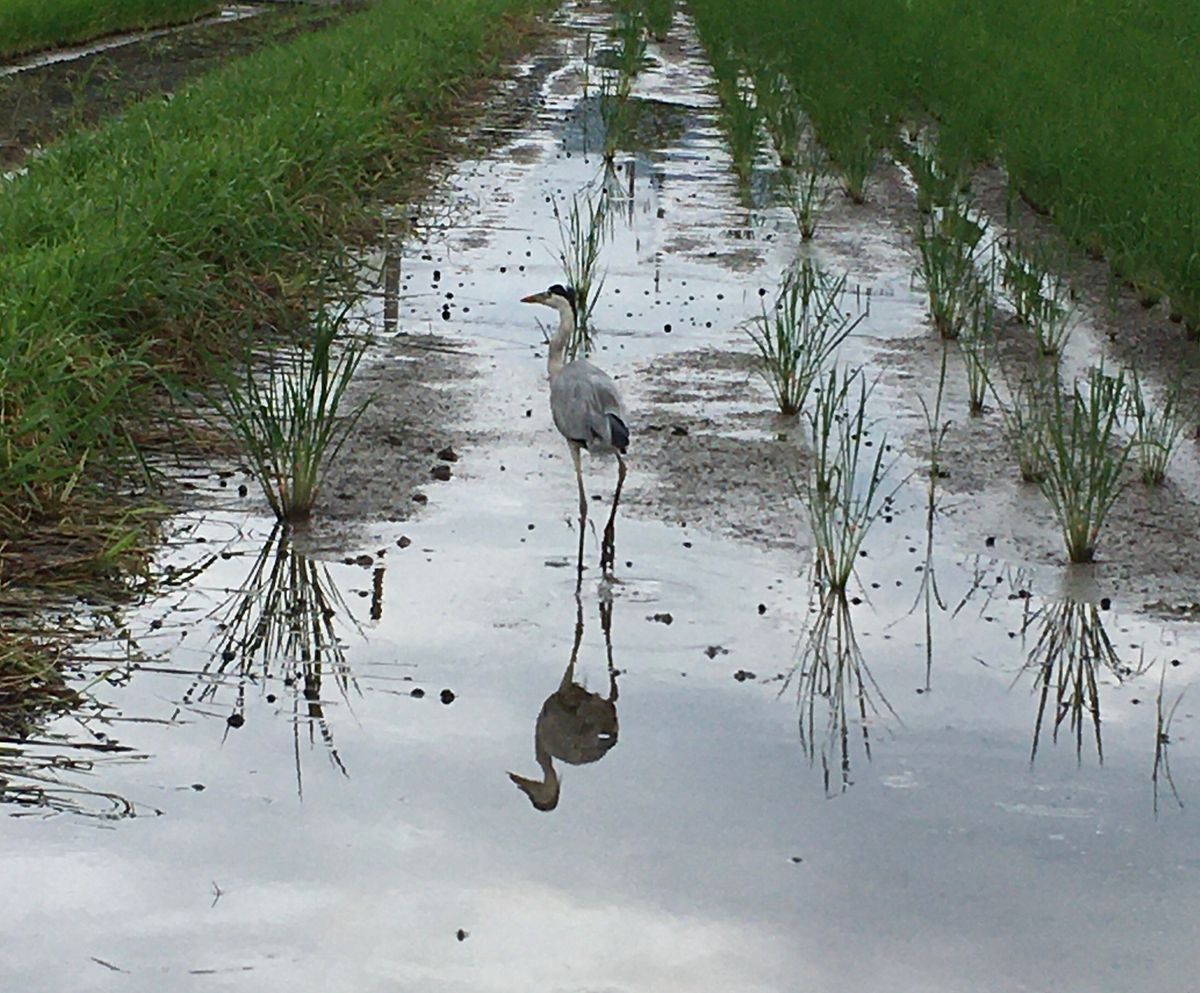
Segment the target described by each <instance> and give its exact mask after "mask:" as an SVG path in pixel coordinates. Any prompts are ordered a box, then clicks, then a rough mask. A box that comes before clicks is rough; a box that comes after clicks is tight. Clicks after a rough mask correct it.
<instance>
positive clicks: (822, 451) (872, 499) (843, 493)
mask: <svg viewBox="0 0 1200 993" xmlns="http://www.w3.org/2000/svg"><path fill="white" fill-rule="evenodd" d="M867 394H868V390H867V385H866V382H865V380H864V379H863V377H862V373H861V371H858V370H856V371H854V372H852V373H844V372H843V373H840V374H839V372H838V370H837V369H831V370H830V372H829V378H828V379H827V380H826V381H825V384H824V386H823V387H822V388H821V389H819V390H818V391H817V400H816V403H815V404H814V405H813V406H812V408H811V409H810V411H809V413H808V420H809V436H810V439H811V442H812V448H813V463H812V468H811V470H810V472H809V474H808V477H807V479H806V481H805V483H804V486H803V490H802V493H801V496H802V497H803V499H804V502H805V505H806V506H807V507H808V517H809V526H810V527H811V528H812V534H813V541H814V544H815V546H816V573H817V578H818V580H819V581H820V582H822V583H824V584H825V586H826V587H827V588H828V589H830V590H833V591H835V592H838V591H844V590H845V589H846V585H847V583H849V581H850V577H851V576H852V575H853V573H854V565H855V562H856V561H857V559H858V555H859V551H860V549H861V548H862V543H863V541H864V540H865V539H866V537H867V532H868V531H869V530H870V528H871V525H872V524H873V523H874V522H875V520H876V519H877V518H878V517H879V514H880V513H881V510H882V508H883V506H884V503H885V494H884V493H883V484H884V481H885V479H886V477H887V474H888V471H889V469H890V466H885V465H884V462H883V456H884V450H885V449H886V448H887V444H886V442H887V439H886V436H884V437H879V438H877V439H875V440H874V442H873V443H872V441H870V440H868V438H867V434H868V430H869V425H868V423H867V419H866V418H867V415H866V407H867ZM871 447H874V449H875V451H874V454H873V455H872V454H871V453H870V448H871Z"/></svg>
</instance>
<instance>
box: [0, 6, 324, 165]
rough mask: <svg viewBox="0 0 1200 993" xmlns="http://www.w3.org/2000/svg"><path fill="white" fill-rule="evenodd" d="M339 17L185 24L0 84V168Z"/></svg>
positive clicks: (268, 14) (285, 11)
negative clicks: (60, 139)
mask: <svg viewBox="0 0 1200 993" xmlns="http://www.w3.org/2000/svg"><path fill="white" fill-rule="evenodd" d="M341 16H342V15H341V14H340V13H339V12H338V11H337V10H335V9H332V8H329V7H320V8H312V7H309V6H307V5H299V6H292V5H288V6H282V5H272V6H270V7H269V8H267V9H265V10H264V11H263V12H262V13H261V14H258V15H256V16H254V17H248V18H244V19H242V20H237V21H219V22H215V23H211V24H202V25H188V26H186V27H184V28H181V29H178V30H175V31H171V32H169V33H167V34H163V35H158V36H157V37H154V38H150V39H148V40H144V41H134V42H130V43H129V44H127V45H120V46H118V47H115V48H109V49H105V50H104V51H101V52H96V53H95V54H92V55H85V56H81V57H79V58H77V59H71V60H69V61H63V62H55V63H51V64H49V65H45V66H40V67H37V68H33V69H27V70H25V71H24V72H19V73H16V74H15V75H12V76H8V77H4V78H3V79H0V168H3V167H11V166H13V165H16V164H18V163H19V162H20V161H21V160H22V159H23V158H24V157H25V156H26V155H27V154H28V153H29V152H30V151H31V150H32V149H35V148H37V147H38V146H41V145H46V144H49V143H50V142H52V141H55V140H56V139H58V138H60V137H61V136H62V135H64V134H66V133H67V132H69V131H72V130H75V129H77V128H86V127H92V126H94V125H96V124H98V123H99V122H101V121H103V120H104V119H105V118H108V117H111V116H113V115H114V114H117V113H120V111H121V110H122V109H123V108H125V107H127V106H129V105H130V104H133V103H136V102H138V101H139V100H145V99H147V98H150V97H163V96H166V95H168V94H170V93H173V92H174V91H175V90H177V89H178V88H179V87H180V86H182V85H183V84H184V83H186V82H187V81H188V80H190V79H193V78H195V77H197V76H200V75H202V74H204V73H206V72H209V71H210V70H212V69H214V68H216V67H217V66H219V65H221V64H222V63H224V62H228V61H229V60H231V59H236V58H238V57H240V56H243V55H247V54H249V53H251V52H254V51H257V50H258V49H260V48H264V47H266V46H268V45H274V44H279V43H280V42H283V41H286V40H287V39H289V38H292V37H294V36H295V35H297V34H300V33H302V32H305V31H315V30H319V29H321V28H324V27H327V26H328V25H330V24H331V23H333V22H334V21H335V20H337V19H338V18H339V17H341Z"/></svg>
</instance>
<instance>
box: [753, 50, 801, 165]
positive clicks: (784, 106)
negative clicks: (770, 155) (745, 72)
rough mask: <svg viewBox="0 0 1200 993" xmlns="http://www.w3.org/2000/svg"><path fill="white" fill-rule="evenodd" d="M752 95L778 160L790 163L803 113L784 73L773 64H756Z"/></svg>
mask: <svg viewBox="0 0 1200 993" xmlns="http://www.w3.org/2000/svg"><path fill="white" fill-rule="evenodd" d="M754 95H755V99H756V100H757V103H758V109H759V113H760V114H761V116H762V122H763V124H764V125H765V127H766V130H767V134H768V136H769V137H770V139H771V144H772V145H773V146H774V148H775V154H776V155H778V156H779V164H780V165H781V166H783V167H784V168H785V169H787V168H790V167H792V166H793V165H795V164H796V161H797V158H798V155H799V150H800V147H801V141H802V137H803V129H804V116H803V113H802V111H801V109H800V102H799V100H798V99H797V97H796V94H795V93H794V92H793V91H792V87H791V82H790V81H789V79H788V77H787V74H786V73H785V72H782V71H781V70H780V69H779V68H778V67H777V66H776V65H774V64H770V65H762V66H759V67H758V68H757V69H756V70H755V72H754Z"/></svg>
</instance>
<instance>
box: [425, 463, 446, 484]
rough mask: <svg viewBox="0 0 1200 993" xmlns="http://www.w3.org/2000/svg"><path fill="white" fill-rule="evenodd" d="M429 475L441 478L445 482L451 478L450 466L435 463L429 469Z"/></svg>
mask: <svg viewBox="0 0 1200 993" xmlns="http://www.w3.org/2000/svg"><path fill="white" fill-rule="evenodd" d="M429 475H431V476H432V477H433V478H434V479H439V480H441V481H442V482H443V483H444V482H445V481H446V480H447V479H449V478H450V467H449V466H448V465H435V466H434V467H433V468H432V469H430V470H429Z"/></svg>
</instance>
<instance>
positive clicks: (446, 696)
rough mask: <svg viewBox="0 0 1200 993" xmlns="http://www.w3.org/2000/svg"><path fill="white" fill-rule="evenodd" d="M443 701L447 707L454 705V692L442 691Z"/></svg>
mask: <svg viewBox="0 0 1200 993" xmlns="http://www.w3.org/2000/svg"><path fill="white" fill-rule="evenodd" d="M441 700H442V703H444V704H446V705H447V706H449V705H450V704H452V703H453V702H454V691H453V690H442V693H441Z"/></svg>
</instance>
